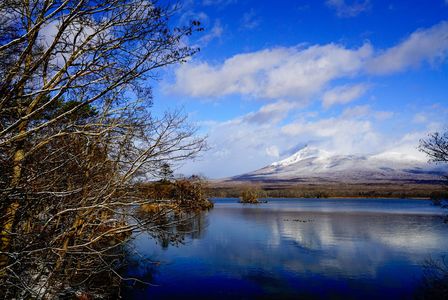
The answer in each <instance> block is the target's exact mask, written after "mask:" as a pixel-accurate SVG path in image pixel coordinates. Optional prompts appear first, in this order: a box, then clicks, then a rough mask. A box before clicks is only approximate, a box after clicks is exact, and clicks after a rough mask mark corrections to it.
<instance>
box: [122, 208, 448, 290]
mask: <svg viewBox="0 0 448 300" xmlns="http://www.w3.org/2000/svg"><path fill="white" fill-rule="evenodd" d="M268 201H269V202H268V203H266V204H260V205H243V204H239V203H237V199H214V202H215V208H214V209H213V210H211V211H209V212H208V213H204V214H202V215H201V216H200V217H198V218H197V219H195V220H192V221H193V223H192V224H191V226H190V227H191V228H190V227H188V228H187V229H186V230H192V229H194V231H193V232H192V233H190V234H188V235H187V236H186V238H185V239H184V241H183V244H180V245H177V246H172V245H168V244H167V243H163V242H162V243H161V241H160V239H154V238H151V237H150V236H149V235H147V234H141V235H139V236H137V237H136V239H135V240H134V241H133V242H132V243H131V245H130V253H134V254H130V259H131V261H132V263H131V264H130V265H129V266H128V268H127V270H126V271H125V275H127V276H132V277H136V278H140V279H142V280H145V281H150V282H151V283H152V284H153V285H152V286H134V287H132V288H131V287H125V288H123V291H122V296H123V297H124V298H125V299H146V298H150V299H174V298H193V297H195V298H208V299H254V298H256V299H259V298H292V299H297V298H302V299H303V298H305V299H309V298H310V299H328V298H330V299H378V298H382V299H407V298H413V297H414V294H415V292H416V290H417V288H418V286H419V285H420V282H421V276H422V264H423V263H424V262H425V260H427V259H429V258H434V259H439V258H441V257H442V256H443V255H446V254H448V225H447V224H444V223H443V218H442V214H443V213H444V211H443V210H442V209H441V208H438V207H435V206H432V205H431V202H430V201H426V200H402V199H394V200H390V199H388V200H382V199H268ZM135 253H138V254H135ZM147 259H150V260H152V261H155V262H160V263H149V262H148V261H147Z"/></svg>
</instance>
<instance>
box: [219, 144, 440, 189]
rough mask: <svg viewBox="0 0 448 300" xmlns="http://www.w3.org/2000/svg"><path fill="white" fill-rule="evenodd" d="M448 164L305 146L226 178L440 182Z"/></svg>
mask: <svg viewBox="0 0 448 300" xmlns="http://www.w3.org/2000/svg"><path fill="white" fill-rule="evenodd" d="M447 172H448V168H447V166H443V165H436V164H429V163H428V162H426V161H422V160H421V159H419V158H416V157H413V156H411V155H407V154H403V153H399V152H383V153H380V154H375V155H358V154H351V155H341V154H332V153H330V152H327V151H325V150H321V149H318V148H314V147H309V146H306V147H304V148H302V149H300V150H299V151H297V152H296V153H294V154H293V155H291V156H289V157H287V158H285V159H283V160H280V161H278V162H274V163H272V164H270V165H268V166H265V167H263V168H261V169H258V170H255V171H253V172H249V173H245V174H242V175H238V176H233V177H231V178H229V179H228V180H227V181H243V182H244V181H246V182H297V183H322V182H336V183H337V182H341V183H381V182H384V183H386V182H387V183H390V182H412V183H439V182H442V181H443V180H444V178H443V175H444V174H446V173H447Z"/></svg>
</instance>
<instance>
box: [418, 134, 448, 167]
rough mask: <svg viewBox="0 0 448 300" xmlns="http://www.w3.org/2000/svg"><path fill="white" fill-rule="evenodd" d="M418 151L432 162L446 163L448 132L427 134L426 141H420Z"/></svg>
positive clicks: (447, 159) (447, 158)
mask: <svg viewBox="0 0 448 300" xmlns="http://www.w3.org/2000/svg"><path fill="white" fill-rule="evenodd" d="M419 149H420V151H422V152H423V153H426V155H428V157H429V159H430V160H431V161H433V162H438V163H448V131H447V132H444V133H442V134H440V133H439V132H435V133H431V134H429V135H428V137H427V138H426V139H422V140H420V147H419Z"/></svg>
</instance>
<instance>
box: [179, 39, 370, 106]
mask: <svg viewBox="0 0 448 300" xmlns="http://www.w3.org/2000/svg"><path fill="white" fill-rule="evenodd" d="M371 53H372V49H371V46H370V45H369V44H365V45H364V46H362V47H360V48H358V49H354V50H351V49H347V48H344V47H342V46H340V45H336V44H328V45H323V46H311V47H308V48H303V47H290V48H284V47H278V48H273V49H267V50H261V51H257V52H252V53H246V54H238V55H235V56H233V57H231V58H229V59H227V60H225V61H224V63H222V64H220V65H210V64H208V63H205V62H202V63H194V62H191V63H189V64H185V65H183V66H181V67H180V68H178V69H177V71H176V82H175V84H174V86H172V87H171V90H173V91H176V92H178V93H181V94H186V95H188V96H193V97H220V96H225V95H229V94H242V95H249V96H251V97H256V98H265V99H279V98H283V99H289V100H298V101H305V100H306V99H307V98H308V97H310V96H312V95H314V94H315V93H317V92H318V91H320V90H321V89H322V88H323V87H324V86H325V85H326V84H327V83H328V82H330V81H332V80H334V79H337V78H342V77H346V76H352V75H354V74H356V73H357V72H358V71H359V70H360V69H361V67H362V66H363V64H364V61H365V60H366V59H367V58H368V57H369V56H370V55H371Z"/></svg>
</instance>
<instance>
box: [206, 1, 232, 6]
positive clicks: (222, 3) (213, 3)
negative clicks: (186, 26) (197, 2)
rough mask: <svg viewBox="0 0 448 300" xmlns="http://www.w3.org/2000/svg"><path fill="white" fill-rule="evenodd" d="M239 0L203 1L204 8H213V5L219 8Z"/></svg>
mask: <svg viewBox="0 0 448 300" xmlns="http://www.w3.org/2000/svg"><path fill="white" fill-rule="evenodd" d="M236 2H237V0H202V5H204V6H212V5H218V6H226V5H229V4H232V3H236Z"/></svg>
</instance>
